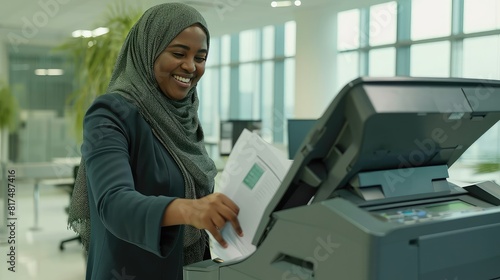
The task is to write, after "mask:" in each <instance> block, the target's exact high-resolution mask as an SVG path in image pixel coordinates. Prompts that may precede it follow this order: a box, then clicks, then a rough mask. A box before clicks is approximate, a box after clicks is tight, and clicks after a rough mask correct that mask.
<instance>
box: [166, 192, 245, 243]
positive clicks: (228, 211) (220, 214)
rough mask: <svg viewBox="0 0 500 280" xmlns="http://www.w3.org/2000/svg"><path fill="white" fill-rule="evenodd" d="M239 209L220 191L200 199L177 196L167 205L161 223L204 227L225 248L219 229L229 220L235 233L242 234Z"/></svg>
mask: <svg viewBox="0 0 500 280" xmlns="http://www.w3.org/2000/svg"><path fill="white" fill-rule="evenodd" d="M239 211H240V209H239V207H238V206H237V205H236V204H235V203H234V202H233V201H232V200H231V199H229V198H228V197H227V196H226V195H224V194H222V193H213V194H210V195H207V196H205V197H202V198H200V199H181V198H178V199H176V200H174V201H172V202H171V203H170V205H169V206H168V207H167V210H166V212H165V215H164V223H163V225H164V226H167V225H175V224H188V225H191V226H194V227H196V228H198V229H206V230H208V231H209V232H210V233H211V234H212V236H213V237H214V238H215V240H217V242H219V243H220V244H221V246H223V247H224V248H225V247H227V243H226V241H225V240H224V239H223V238H222V235H221V233H220V229H222V228H223V227H224V225H225V224H226V222H230V223H231V225H232V226H233V228H234V230H235V231H236V233H237V234H238V235H239V236H243V230H242V229H241V226H240V223H239V221H238V213H239ZM179 219H180V220H179Z"/></svg>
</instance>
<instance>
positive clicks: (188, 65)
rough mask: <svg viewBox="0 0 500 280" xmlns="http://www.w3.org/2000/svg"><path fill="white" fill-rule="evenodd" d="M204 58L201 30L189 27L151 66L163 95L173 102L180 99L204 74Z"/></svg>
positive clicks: (203, 33)
mask: <svg viewBox="0 0 500 280" xmlns="http://www.w3.org/2000/svg"><path fill="white" fill-rule="evenodd" d="M207 54H208V44H207V35H206V33H205V31H203V29H202V28H201V26H199V25H194V26H190V27H188V28H186V29H184V30H183V31H182V32H181V33H179V35H177V37H175V38H174V40H173V41H172V42H171V43H170V44H169V45H168V46H167V48H166V49H165V50H164V51H163V52H162V53H161V54H160V56H158V58H157V59H156V61H155V64H154V73H155V78H156V81H157V82H158V85H159V86H160V89H161V90H162V91H163V93H164V94H165V95H166V96H167V97H168V98H171V99H173V100H181V99H184V98H185V97H186V96H187V94H188V93H189V91H190V90H191V89H192V88H193V87H195V86H196V85H197V84H198V81H199V80H200V78H201V76H203V74H204V73H205V61H206V58H207Z"/></svg>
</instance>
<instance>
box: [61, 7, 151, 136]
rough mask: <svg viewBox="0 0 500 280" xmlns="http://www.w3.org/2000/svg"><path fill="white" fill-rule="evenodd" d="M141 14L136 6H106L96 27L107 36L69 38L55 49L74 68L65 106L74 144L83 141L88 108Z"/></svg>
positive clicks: (105, 83) (101, 91) (102, 90)
mask: <svg viewBox="0 0 500 280" xmlns="http://www.w3.org/2000/svg"><path fill="white" fill-rule="evenodd" d="M141 15H142V10H141V9H140V8H139V7H130V6H127V4H126V3H125V2H124V1H117V2H115V3H113V4H111V5H109V6H108V10H107V11H106V12H105V13H104V14H103V18H102V19H101V20H100V21H99V23H98V24H96V25H97V26H98V27H100V26H105V27H107V28H109V32H108V33H107V34H104V35H101V36H99V37H94V38H83V37H80V38H68V40H66V41H65V42H64V43H63V44H62V45H61V46H59V47H58V49H60V50H64V51H67V52H68V53H69V54H70V57H71V59H72V62H73V64H74V67H75V75H76V77H75V90H74V92H73V93H72V94H71V95H70V96H69V98H68V100H67V103H68V104H69V107H70V108H71V109H72V110H71V111H72V114H73V120H74V132H75V137H76V140H77V142H80V143H81V142H82V141H83V136H82V131H83V118H84V116H85V113H86V111H87V109H88V107H89V106H90V105H91V104H92V102H93V101H94V99H95V98H96V97H97V96H99V95H102V94H104V93H106V89H107V87H108V84H109V80H110V79H111V74H112V72H113V68H114V66H115V63H116V58H117V57H118V53H119V52H120V50H121V47H122V44H123V42H124V41H125V38H126V37H127V34H128V32H129V31H130V29H131V28H132V26H133V25H134V24H135V22H136V21H137V20H138V19H139V17H140V16H141Z"/></svg>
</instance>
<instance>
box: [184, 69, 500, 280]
mask: <svg viewBox="0 0 500 280" xmlns="http://www.w3.org/2000/svg"><path fill="white" fill-rule="evenodd" d="M499 119H500V81H493V80H477V79H458V78H409V77H408V78H399V77H398V78H384V79H380V78H358V79H356V80H354V81H352V82H350V83H349V84H348V85H346V86H345V87H344V88H343V89H342V90H341V91H340V92H339V94H338V95H337V96H336V97H335V98H334V100H333V101H332V103H331V104H330V106H329V107H328V108H327V109H326V111H325V113H324V114H323V116H322V117H321V118H319V119H318V121H317V122H316V124H315V125H314V127H313V128H312V129H311V131H310V132H309V134H308V135H307V136H306V137H305V140H304V142H303V143H302V145H301V147H300V149H299V151H298V152H297V154H296V156H295V157H294V161H293V164H292V166H291V167H290V170H289V171H288V173H287V175H286V177H285V178H284V180H283V182H282V184H281V185H280V187H279V189H278V191H277V193H276V194H275V196H274V197H273V199H272V201H271V202H270V203H269V205H268V206H267V208H266V210H265V213H264V215H263V217H262V218H261V223H260V225H259V228H258V229H257V234H256V236H255V238H254V240H253V244H255V245H256V246H257V250H256V251H255V252H254V253H253V254H252V255H250V256H248V257H246V258H242V259H238V260H229V261H224V262H214V261H212V260H208V261H203V262H199V263H195V264H192V265H188V266H185V267H184V279H185V280H202V279H203V280H210V279H224V280H234V279H238V280H251V279H252V280H254V279H270V280H271V279H272V280H276V279H288V280H298V279H321V280H323V279H341V280H343V279H349V280H355V279H363V280H364V279H383V280H392V279H405V280H411V279H415V280H416V279H440V280H444V279H460V280H461V279H474V280H479V279H495V278H497V277H500V265H499V264H500V237H499V236H500V207H499V205H500V186H499V185H497V184H496V183H495V182H491V181H486V182H481V183H471V185H470V186H465V187H460V186H458V185H455V184H453V183H452V182H450V181H451V180H450V181H448V179H447V178H448V168H449V167H450V166H451V165H452V164H453V163H454V162H455V161H456V160H457V159H458V158H459V157H460V156H461V155H462V154H463V153H464V152H465V151H466V150H467V148H468V147H469V146H470V145H472V144H473V143H474V142H475V141H476V140H477V139H478V138H479V137H480V136H482V135H483V134H484V133H485V132H486V131H487V130H488V129H490V128H491V127H492V126H493V125H495V124H496V123H497V121H498V120H499ZM450 179H453V178H450Z"/></svg>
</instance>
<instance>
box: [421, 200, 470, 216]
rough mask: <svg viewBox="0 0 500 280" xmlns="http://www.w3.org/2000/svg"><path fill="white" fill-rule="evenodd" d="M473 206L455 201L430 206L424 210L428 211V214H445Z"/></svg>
mask: <svg viewBox="0 0 500 280" xmlns="http://www.w3.org/2000/svg"><path fill="white" fill-rule="evenodd" d="M473 207H475V206H473V205H471V204H469V203H465V202H463V201H461V200H455V201H448V202H446V203H441V204H438V205H430V206H426V207H425V209H427V210H429V211H430V212H433V213H445V212H450V211H451V212H454V211H462V210H467V209H471V208H473Z"/></svg>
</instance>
